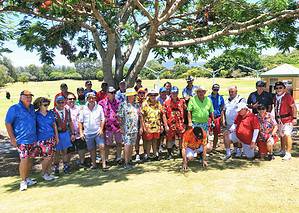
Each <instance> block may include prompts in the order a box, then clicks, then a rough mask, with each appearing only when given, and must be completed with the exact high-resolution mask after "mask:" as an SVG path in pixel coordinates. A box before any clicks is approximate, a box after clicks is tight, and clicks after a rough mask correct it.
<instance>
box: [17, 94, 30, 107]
mask: <svg viewBox="0 0 299 213" xmlns="http://www.w3.org/2000/svg"><path fill="white" fill-rule="evenodd" d="M20 100H21V102H22V103H23V104H24V106H25V107H29V106H30V104H31V102H32V95H21V96H20Z"/></svg>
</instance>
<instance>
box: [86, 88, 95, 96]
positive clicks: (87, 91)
mask: <svg viewBox="0 0 299 213" xmlns="http://www.w3.org/2000/svg"><path fill="white" fill-rule="evenodd" d="M89 92H93V93H94V94H95V95H96V94H97V92H96V91H95V90H93V89H92V90H87V89H85V90H84V96H85V95H86V94H87V93H89Z"/></svg>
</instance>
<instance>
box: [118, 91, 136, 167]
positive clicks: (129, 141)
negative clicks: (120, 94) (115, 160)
mask: <svg viewBox="0 0 299 213" xmlns="http://www.w3.org/2000/svg"><path fill="white" fill-rule="evenodd" d="M136 94H137V93H136V92H135V90H134V89H133V88H129V89H127V91H126V97H127V100H126V101H124V102H123V103H121V105H120V106H119V109H118V114H117V115H118V117H119V120H120V123H121V130H122V133H123V140H124V145H125V149H124V156H125V157H124V159H125V165H124V168H125V169H130V168H131V167H132V165H131V164H130V161H131V158H132V152H133V146H134V145H135V143H136V140H137V136H138V132H139V130H140V129H139V125H138V123H139V120H140V109H139V105H138V104H137V103H136V102H135V99H136Z"/></svg>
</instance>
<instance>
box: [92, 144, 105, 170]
mask: <svg viewBox="0 0 299 213" xmlns="http://www.w3.org/2000/svg"><path fill="white" fill-rule="evenodd" d="M89 152H90V157H91V163H92V166H93V167H96V166H97V164H96V149H95V148H94V149H91V150H90V151H89ZM102 160H103V159H102Z"/></svg>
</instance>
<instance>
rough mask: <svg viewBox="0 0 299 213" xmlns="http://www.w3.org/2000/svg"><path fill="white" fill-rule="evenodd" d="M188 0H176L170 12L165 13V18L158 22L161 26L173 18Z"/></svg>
mask: <svg viewBox="0 0 299 213" xmlns="http://www.w3.org/2000/svg"><path fill="white" fill-rule="evenodd" d="M185 1H186V0H176V1H175V2H174V3H173V4H172V5H171V7H170V8H169V10H168V11H167V12H165V13H164V12H163V14H165V15H164V16H161V17H160V18H159V19H158V21H159V24H162V23H164V22H165V21H167V20H168V19H169V17H170V16H172V15H173V14H174V13H175V12H176V11H177V9H178V7H179V6H180V5H181V4H183V3H184V2H185Z"/></svg>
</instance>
